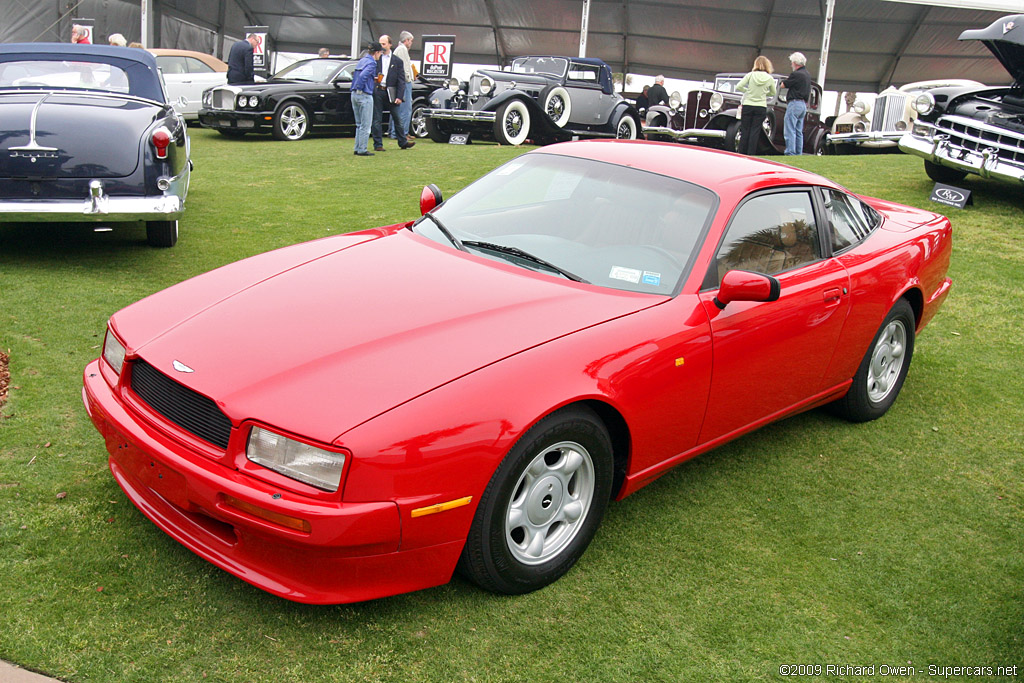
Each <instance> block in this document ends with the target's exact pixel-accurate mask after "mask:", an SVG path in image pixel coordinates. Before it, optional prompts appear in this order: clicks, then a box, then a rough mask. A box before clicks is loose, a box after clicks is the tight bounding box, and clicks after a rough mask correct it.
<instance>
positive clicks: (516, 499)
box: [459, 407, 613, 595]
mask: <svg viewBox="0 0 1024 683" xmlns="http://www.w3.org/2000/svg"><path fill="white" fill-rule="evenodd" d="M612 464H613V463H612V446H611V439H610V437H609V436H608V431H607V429H605V427H604V425H603V424H602V422H601V421H600V419H599V418H598V417H597V415H595V414H594V413H593V412H592V411H591V410H589V409H587V408H583V407H570V408H566V409H564V410H560V411H558V412H556V413H553V414H551V415H549V416H547V417H546V418H544V419H543V420H541V421H540V422H538V423H537V424H536V425H535V426H534V427H533V428H532V429H530V430H529V431H528V432H527V433H526V434H524V435H523V436H522V437H521V438H520V439H519V441H517V442H516V444H515V445H514V446H513V447H512V449H511V450H510V451H509V453H508V455H506V456H505V459H504V460H502V462H501V464H500V465H499V466H498V469H497V471H496V472H495V473H494V476H493V477H491V481H490V483H488V484H487V488H486V489H485V490H484V494H483V496H482V497H481V498H480V505H479V506H478V507H477V510H476V514H475V516H474V517H473V524H472V526H471V527H470V530H469V535H468V537H467V538H466V546H465V548H464V549H463V551H462V556H461V558H460V559H459V571H460V573H462V574H463V575H464V576H466V577H467V578H469V579H470V580H472V581H473V582H474V583H476V584H477V585H479V586H480V587H481V588H484V589H486V590H489V591H493V592H495V593H505V594H510V595H514V594H520V593H529V592H530V591H535V590H537V589H538V588H543V587H544V586H546V585H548V584H550V583H552V582H553V581H555V580H556V579H558V578H559V577H561V576H562V575H563V574H565V573H566V572H567V571H569V569H571V568H572V566H573V565H574V564H576V561H577V560H578V559H579V558H580V556H581V555H582V554H583V551H584V550H586V549H587V546H588V545H589V544H590V541H591V539H592V538H593V537H594V533H595V532H596V531H597V527H598V525H599V524H600V523H601V517H602V516H603V515H604V511H605V509H606V508H607V506H608V501H609V500H610V498H611V488H612V469H613V468H612ZM574 516H575V517H574Z"/></svg>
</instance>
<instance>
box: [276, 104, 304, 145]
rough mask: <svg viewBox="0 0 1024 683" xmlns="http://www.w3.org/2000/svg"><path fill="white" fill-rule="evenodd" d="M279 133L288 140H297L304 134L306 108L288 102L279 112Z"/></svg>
mask: <svg viewBox="0 0 1024 683" xmlns="http://www.w3.org/2000/svg"><path fill="white" fill-rule="evenodd" d="M280 126H281V133H282V134H283V135H284V137H286V138H287V139H289V140H298V139H299V138H301V137H302V136H304V135H305V134H306V110H305V109H303V108H302V107H300V106H299V105H297V104H289V105H288V106H286V107H285V108H284V110H283V111H282V112H281V123H280Z"/></svg>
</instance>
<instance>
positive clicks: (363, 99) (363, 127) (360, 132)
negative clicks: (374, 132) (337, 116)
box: [352, 90, 373, 152]
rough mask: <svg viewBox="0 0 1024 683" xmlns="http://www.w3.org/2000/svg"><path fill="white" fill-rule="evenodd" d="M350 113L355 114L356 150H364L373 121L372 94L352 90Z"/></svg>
mask: <svg viewBox="0 0 1024 683" xmlns="http://www.w3.org/2000/svg"><path fill="white" fill-rule="evenodd" d="M352 113H354V114H355V115H356V151H357V152H365V151H367V150H366V145H367V140H369V139H370V126H371V124H372V123H373V95H371V94H370V93H365V92H362V91H361V90H354V91H352Z"/></svg>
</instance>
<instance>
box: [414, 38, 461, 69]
mask: <svg viewBox="0 0 1024 683" xmlns="http://www.w3.org/2000/svg"><path fill="white" fill-rule="evenodd" d="M454 52H455V36H423V69H422V75H423V77H424V78H451V77H452V64H453V63H454V60H453V58H452V57H453V54H454Z"/></svg>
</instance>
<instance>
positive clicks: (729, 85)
mask: <svg viewBox="0 0 1024 683" xmlns="http://www.w3.org/2000/svg"><path fill="white" fill-rule="evenodd" d="M742 80H743V76H715V90H717V91H718V92H736V85H737V84H738V83H739V82H740V81H742Z"/></svg>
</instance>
